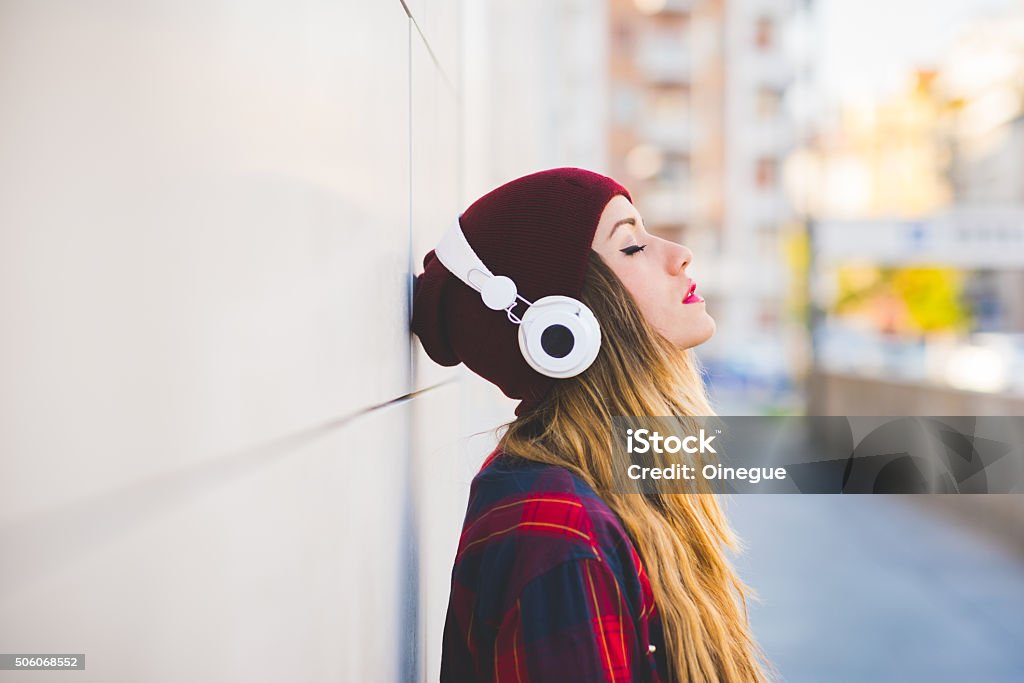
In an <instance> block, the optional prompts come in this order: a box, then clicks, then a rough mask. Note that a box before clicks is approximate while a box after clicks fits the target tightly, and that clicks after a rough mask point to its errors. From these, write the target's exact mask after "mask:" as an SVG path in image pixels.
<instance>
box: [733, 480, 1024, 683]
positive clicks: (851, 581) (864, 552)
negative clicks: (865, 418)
mask: <svg viewBox="0 0 1024 683" xmlns="http://www.w3.org/2000/svg"><path fill="white" fill-rule="evenodd" d="M727 509H728V511H729V515H730V519H731V520H732V522H733V524H734V527H735V529H736V531H737V533H738V534H739V535H740V537H741V538H742V539H743V542H744V544H745V545H746V547H747V550H746V552H745V553H744V555H743V556H741V557H740V558H739V560H738V561H737V565H738V567H739V570H740V573H741V576H742V577H743V579H744V580H745V581H746V582H747V583H748V584H749V585H750V586H751V587H753V588H754V590H755V591H756V592H757V593H758V595H759V596H760V598H761V603H760V604H756V603H755V604H752V605H751V606H750V612H751V622H752V623H753V626H754V631H755V633H756V635H757V637H758V639H759V640H760V643H761V645H762V647H763V648H764V649H765V651H766V652H767V654H768V656H769V658H770V659H771V660H772V661H773V663H774V664H775V666H776V667H777V669H778V671H779V674H780V675H781V678H782V680H784V681H789V682H790V683H803V682H809V681H816V682H817V681H823V680H827V681H829V682H830V683H843V682H845V681H904V682H906V681H929V682H932V683H934V682H938V681H958V682H959V681H971V682H972V683H974V682H977V683H980V682H983V681H991V682H995V681H1020V680H1024V619H1021V614H1024V555H1014V554H1013V553H1012V552H1011V551H1009V550H1008V549H1007V548H1006V547H1003V546H1000V545H998V544H996V543H995V542H993V541H990V540H988V539H987V538H986V537H983V536H981V535H979V534H978V533H977V531H976V530H974V529H969V528H965V527H962V526H958V525H957V523H956V522H953V521H950V520H951V519H952V518H951V517H946V516H943V515H937V514H934V513H930V512H929V511H927V510H924V509H922V508H921V507H920V506H919V505H918V504H917V503H915V502H914V501H912V500H910V499H909V498H898V497H894V496H861V497H856V496H800V497H797V496H754V495H747V496H733V497H732V499H731V500H730V501H729V504H728V507H727ZM825 672H828V673H827V674H825ZM823 676H825V677H824V678H823Z"/></svg>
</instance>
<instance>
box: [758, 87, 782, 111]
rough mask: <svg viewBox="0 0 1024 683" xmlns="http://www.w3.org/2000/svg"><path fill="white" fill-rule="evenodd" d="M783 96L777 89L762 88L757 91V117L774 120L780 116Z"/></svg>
mask: <svg viewBox="0 0 1024 683" xmlns="http://www.w3.org/2000/svg"><path fill="white" fill-rule="evenodd" d="M781 102H782V94H781V93H780V92H779V91H778V90H776V89H775V88H768V87H765V86H761V87H760V88H758V89H757V116H758V118H761V119H773V118H775V117H776V116H778V114H779V105H780V103H781Z"/></svg>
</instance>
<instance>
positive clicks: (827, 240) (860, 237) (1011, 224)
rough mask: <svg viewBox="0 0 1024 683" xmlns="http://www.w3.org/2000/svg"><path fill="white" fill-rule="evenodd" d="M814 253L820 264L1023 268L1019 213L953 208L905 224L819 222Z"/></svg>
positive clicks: (1023, 219) (1023, 213)
mask: <svg viewBox="0 0 1024 683" xmlns="http://www.w3.org/2000/svg"><path fill="white" fill-rule="evenodd" d="M814 253H815V256H816V257H817V258H818V259H820V261H821V262H822V263H830V262H831V263H837V262H843V261H869V262H871V263H876V264H890V265H906V264H935V265H949V266H958V267H963V268H1024V207H1019V206H1012V207H954V208H953V209H952V210H950V211H949V212H947V213H944V214H940V215H936V216H931V217H927V218H922V219H918V220H907V221H899V220H865V221H821V222H819V223H817V224H816V225H815V229H814Z"/></svg>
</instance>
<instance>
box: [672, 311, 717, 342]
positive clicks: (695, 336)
mask: <svg viewBox="0 0 1024 683" xmlns="http://www.w3.org/2000/svg"><path fill="white" fill-rule="evenodd" d="M716 329H717V325H716V324H715V319H714V318H712V317H711V316H710V315H709V316H706V320H704V321H702V322H701V324H700V326H699V328H698V329H694V327H691V328H690V329H688V330H686V334H685V336H683V338H682V339H679V340H678V341H677V344H678V345H679V346H681V347H683V348H684V349H692V348H693V347H694V346H700V345H701V344H703V343H704V342H706V341H707V340H709V339H711V338H712V337H713V336H715V330H716Z"/></svg>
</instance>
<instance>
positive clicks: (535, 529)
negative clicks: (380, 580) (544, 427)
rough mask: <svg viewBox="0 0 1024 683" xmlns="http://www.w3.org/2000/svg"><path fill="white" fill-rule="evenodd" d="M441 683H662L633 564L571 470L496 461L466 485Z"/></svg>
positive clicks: (643, 590)
mask: <svg viewBox="0 0 1024 683" xmlns="http://www.w3.org/2000/svg"><path fill="white" fill-rule="evenodd" d="M441 680H442V681H445V682H452V683H469V682H471V681H494V682H495V683H498V682H503V681H509V682H512V681H516V682H518V681H557V682H558V683H571V682H575V681H587V682H589V681H653V682H658V681H667V680H668V676H667V674H666V661H665V648H664V640H663V634H662V629H661V621H660V619H659V617H658V612H657V609H656V608H655V605H654V597H653V594H652V592H651V585H650V582H649V581H648V579H647V575H646V574H645V572H644V569H643V566H642V564H641V562H640V556H639V555H638V554H637V552H636V549H635V548H634V546H633V543H632V541H631V540H630V538H629V536H628V534H627V533H626V531H625V529H624V528H623V526H622V523H621V521H620V520H619V518H618V517H617V516H616V515H615V514H614V513H613V512H612V511H611V509H609V508H608V506H607V505H606V504H605V503H604V502H603V501H602V500H601V499H600V498H599V497H598V496H597V494H596V493H595V492H594V491H593V489H591V488H590V487H589V486H588V485H587V484H585V483H584V482H583V481H582V480H580V479H579V478H578V477H576V476H575V475H573V474H572V473H570V472H569V471H568V470H565V469H563V468H561V467H556V466H553V465H544V464H540V463H535V462H531V461H527V460H524V459H522V458H518V457H515V456H511V455H507V454H503V453H500V452H495V453H493V454H492V455H491V457H490V458H488V460H487V462H485V463H484V467H483V468H482V469H481V471H480V473H479V474H478V475H477V476H476V478H475V479H474V480H473V485H472V488H471V490H470V496H469V507H468V509H467V511H466V521H465V524H464V525H463V531H462V537H461V539H460V540H459V550H458V554H457V556H456V558H455V567H454V569H453V570H452V589H451V597H450V600H449V604H448V616H447V621H446V623H445V629H444V643H443V652H442V657H441Z"/></svg>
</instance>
